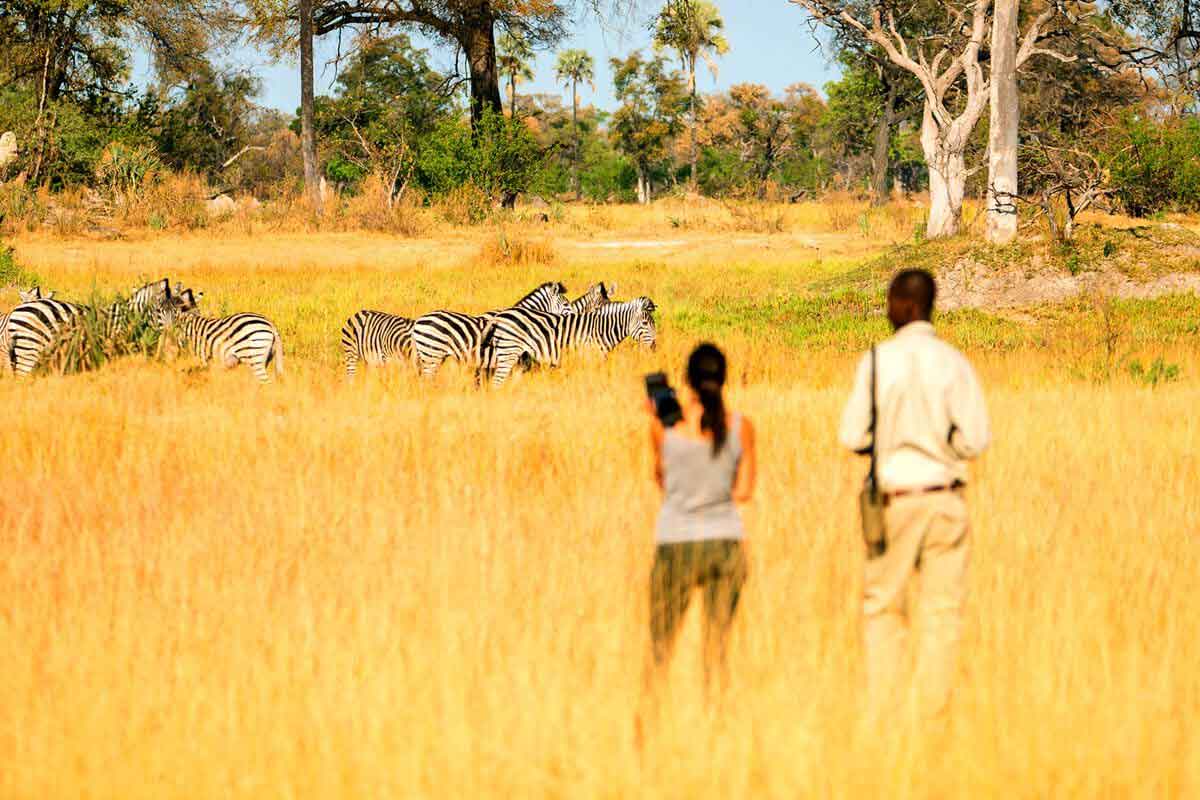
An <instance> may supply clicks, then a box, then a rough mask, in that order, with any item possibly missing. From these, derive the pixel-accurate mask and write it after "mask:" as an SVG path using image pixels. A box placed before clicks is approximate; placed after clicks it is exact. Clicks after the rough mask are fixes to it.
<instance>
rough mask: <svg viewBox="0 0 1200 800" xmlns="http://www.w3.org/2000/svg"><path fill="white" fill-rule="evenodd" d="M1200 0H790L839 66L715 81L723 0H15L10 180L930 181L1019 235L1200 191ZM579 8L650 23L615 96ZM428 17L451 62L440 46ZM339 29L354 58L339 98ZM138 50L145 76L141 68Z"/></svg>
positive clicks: (387, 184)
mask: <svg viewBox="0 0 1200 800" xmlns="http://www.w3.org/2000/svg"><path fill="white" fill-rule="evenodd" d="M780 1H781V2H783V0H780ZM1192 1H1193V0H1119V1H1117V2H1110V3H1108V4H1107V5H1105V6H1103V7H1099V6H1097V5H1095V4H1090V3H1076V2H1065V0H1024V2H1022V1H1021V0H952V2H949V3H946V2H940V1H939V2H934V1H933V0H907V1H906V2H898V1H897V0H790V2H791V3H792V4H793V5H794V6H797V22H798V23H800V22H802V21H804V20H807V21H809V22H810V23H811V25H812V29H813V30H812V39H811V40H809V41H806V40H805V38H804V37H798V41H797V46H798V47H799V46H809V44H810V41H811V42H815V43H817V44H818V45H819V46H820V47H821V48H822V50H823V52H824V53H825V54H827V55H828V57H829V58H831V59H835V60H836V61H837V63H838V66H839V68H840V77H839V78H838V79H837V80H836V81H833V82H830V83H828V84H826V85H825V86H824V87H821V89H822V91H818V90H817V89H816V88H815V87H812V86H808V85H805V84H803V83H794V84H792V85H790V86H789V87H788V88H787V89H786V90H784V91H782V92H772V91H771V90H769V89H767V88H766V87H765V86H762V85H758V84H751V83H746V84H739V85H735V86H732V87H730V88H729V89H728V90H727V91H724V92H719V93H704V92H702V91H700V88H699V87H700V82H701V80H702V79H703V77H704V74H705V73H706V72H709V73H712V74H713V75H715V74H716V72H717V70H718V69H719V68H720V63H721V60H722V58H723V57H725V56H726V55H727V54H728V51H729V43H728V41H727V40H726V38H725V35H724V21H723V19H722V17H721V14H720V12H719V10H718V9H717V7H716V6H715V5H714V4H712V3H711V2H708V0H666V2H665V4H664V5H662V6H661V7H660V8H656V9H654V8H652V9H642V8H640V7H639V6H637V5H636V4H635V3H631V2H629V0H612V2H611V3H605V2H602V0H588V2H587V3H586V5H587V8H586V9H581V8H578V7H576V6H575V5H574V4H573V3H571V2H569V0H563V1H562V2H554V1H553V0H365V1H364V2H351V1H350V0H332V1H331V0H294V1H293V0H248V2H233V0H167V2H161V3H153V4H151V3H143V2H141V0H11V2H8V3H5V4H4V5H3V6H2V7H0V37H2V38H3V40H4V41H6V42H8V43H9V44H8V45H7V46H6V49H5V51H4V53H3V58H2V60H0V130H5V131H8V130H11V131H13V133H15V135H16V140H17V142H18V143H19V147H18V150H17V152H16V153H15V154H14V155H13V156H12V157H10V158H7V159H0V181H8V182H9V185H10V186H11V185H12V184H14V183H20V184H22V185H24V186H26V187H33V188H36V187H42V186H46V187H49V188H56V187H60V186H69V185H78V184H86V185H91V186H96V187H101V188H102V187H104V186H110V187H112V186H120V185H128V184H130V183H131V182H132V183H136V182H137V181H139V180H143V179H150V178H151V177H152V176H153V175H155V174H157V173H158V172H159V171H161V170H177V171H190V172H194V173H197V174H199V175H203V176H205V177H206V178H207V179H208V181H209V182H210V183H211V184H212V185H213V186H214V187H215V189H218V190H223V191H227V192H246V193H251V194H254V195H256V196H259V197H263V198H264V199H268V198H269V197H270V196H271V195H272V194H273V193H277V192H283V191H293V192H294V191H300V190H303V191H305V192H307V193H308V194H309V196H310V198H311V201H312V203H313V204H314V206H315V207H317V208H318V209H319V206H320V203H321V197H322V195H321V192H320V186H321V184H322V183H324V184H325V185H326V186H327V187H333V188H334V189H336V190H338V191H343V192H355V191H359V190H360V189H361V188H362V187H363V186H364V185H365V184H366V183H367V182H368V181H369V182H371V183H372V185H374V186H382V187H384V189H385V196H386V202H388V203H393V202H395V201H397V200H399V199H400V198H403V197H406V196H412V197H432V196H436V195H439V194H444V193H449V192H455V191H460V190H462V189H463V188H464V187H470V188H471V189H472V190H474V191H477V192H479V193H481V194H482V195H484V196H486V197H488V198H490V199H492V200H494V201H496V202H501V203H511V202H512V201H513V200H514V198H516V197H517V196H518V195H520V194H538V195H542V196H545V197H554V198H561V199H571V198H574V199H590V200H594V201H639V202H649V201H650V200H651V199H653V197H655V196H657V195H661V194H663V193H666V192H689V193H699V194H702V195H707V196H713V197H723V198H728V197H735V198H736V197H744V198H759V199H768V198H769V199H796V198H800V197H809V196H815V195H819V194H820V193H822V192H825V191H828V190H831V189H837V190H843V191H850V192H857V193H862V194H864V195H868V196H870V197H872V198H873V200H874V202H877V203H884V202H887V200H888V198H889V197H890V196H891V195H893V194H895V193H901V192H903V193H912V192H928V197H929V206H930V208H929V219H928V225H927V231H926V232H927V235H929V236H931V237H934V236H942V235H952V234H954V233H956V232H957V231H958V230H959V228H960V225H961V220H962V213H963V212H962V209H963V204H964V199H965V198H966V197H969V196H972V195H974V196H980V197H984V198H986V203H985V208H986V213H987V231H988V235H989V238H991V239H993V240H994V241H1000V242H1003V241H1007V240H1010V239H1011V238H1012V236H1013V235H1014V234H1015V231H1016V225H1017V220H1018V217H1019V212H1020V211H1021V210H1022V208H1028V209H1029V212H1028V213H1033V214H1039V215H1042V216H1044V217H1046V218H1047V220H1049V221H1050V223H1051V225H1052V227H1053V229H1054V230H1055V231H1056V232H1057V233H1059V235H1061V236H1063V237H1064V238H1065V237H1069V236H1070V233H1071V230H1072V228H1073V222H1074V219H1075V216H1076V215H1077V214H1078V213H1080V212H1081V211H1083V210H1085V209H1086V208H1088V207H1092V206H1103V207H1112V208H1119V209H1121V210H1124V211H1127V212H1129V213H1133V214H1152V213H1155V212H1157V211H1160V210H1164V209H1181V210H1192V209H1196V208H1200V166H1198V165H1200V126H1198V124H1197V122H1196V119H1195V110H1196V98H1197V96H1200V92H1198V91H1197V82H1196V79H1197V77H1198V76H1200V68H1198V67H1200V58H1198V54H1200V47H1198V45H1200V34H1196V33H1195V32H1194V31H1193V30H1192V29H1191V22H1190V20H1191V19H1192V16H1191V11H1192V7H1191V3H1192ZM581 11H587V12H588V13H596V14H604V15H609V16H612V15H624V16H626V17H631V16H635V17H636V18H638V19H639V20H640V21H641V22H644V24H646V26H647V28H648V31H649V32H650V34H651V39H652V45H651V46H649V47H647V48H645V49H643V50H639V51H635V52H631V53H628V54H626V55H624V56H620V57H617V58H612V59H610V64H609V66H610V67H611V72H612V76H613V77H612V80H613V90H614V95H615V97H616V100H617V106H616V107H615V108H613V109H612V110H601V109H598V108H596V107H595V106H594V104H592V103H590V102H589V96H588V95H589V92H591V91H594V89H595V76H596V71H597V70H596V66H597V65H596V61H595V56H594V55H593V54H590V53H587V52H585V51H583V50H579V49H557V48H559V47H560V45H561V43H562V42H563V41H564V40H565V37H566V36H567V34H568V33H569V29H570V26H571V21H572V19H573V18H576V12H581ZM643 12H645V13H643ZM638 15H640V16H638ZM1166 19H1173V20H1175V23H1172V24H1166V23H1165V22H1164V20H1166ZM414 32H420V33H421V34H424V35H425V36H426V37H428V38H430V39H432V41H433V42H434V43H435V45H434V46H435V47H442V46H444V47H445V48H446V49H447V52H453V53H454V54H455V60H454V66H453V67H452V68H451V69H450V70H438V69H435V68H434V67H433V66H432V62H431V54H430V53H429V52H428V51H427V50H425V49H423V48H421V47H418V46H416V45H415V44H414V41H413V39H412V36H411V34H412V33H414ZM323 37H337V39H338V42H339V55H338V61H337V65H336V69H337V78H336V81H335V84H334V86H333V87H332V90H331V91H330V92H329V93H327V94H325V95H320V96H318V95H317V94H316V92H315V88H314V82H313V73H314V69H315V64H314V63H313V59H314V56H313V53H314V47H313V42H314V40H317V39H321V38H323ZM247 43H250V44H252V45H253V46H256V47H260V48H269V49H270V50H271V51H272V52H273V53H275V54H277V55H279V56H281V57H290V58H297V59H298V62H299V72H300V78H301V80H300V84H301V105H300V108H299V109H298V110H297V112H296V114H295V115H286V114H282V113H280V112H276V111H272V110H269V109H264V108H263V107H261V106H259V105H258V104H257V103H256V102H255V98H256V97H257V95H258V94H259V92H260V90H261V84H260V81H259V80H258V79H257V78H256V77H255V76H253V75H252V74H249V73H247V72H244V71H238V70H230V69H227V68H224V67H223V66H222V64H223V63H224V62H223V57H227V55H228V52H229V50H230V48H232V47H235V46H239V45H243V46H244V45H246V44H247ZM556 49H557V54H556V60H555V65H554V74H555V77H556V79H557V81H558V83H559V84H560V85H561V86H562V87H563V90H564V92H565V95H566V100H565V101H564V98H563V95H562V94H553V95H547V94H526V93H525V92H524V91H523V89H524V86H525V84H526V83H527V82H528V81H529V80H530V79H531V78H532V77H533V71H532V70H533V63H534V55H535V53H536V52H538V51H543V50H552V51H554V50H556ZM139 50H141V51H144V52H146V53H148V54H149V56H150V58H151V60H152V66H153V71H152V75H153V79H152V81H151V82H150V84H149V85H148V86H146V87H144V88H135V87H134V86H132V85H131V82H130V77H131V66H132V59H133V57H134V54H135V52H137V51H139ZM225 60H226V61H227V58H226V59H225ZM4 161H7V162H8V163H3V162H4ZM17 178H19V179H20V180H19V181H18V180H14V179H17Z"/></svg>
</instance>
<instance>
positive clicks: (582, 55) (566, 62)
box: [554, 50, 596, 200]
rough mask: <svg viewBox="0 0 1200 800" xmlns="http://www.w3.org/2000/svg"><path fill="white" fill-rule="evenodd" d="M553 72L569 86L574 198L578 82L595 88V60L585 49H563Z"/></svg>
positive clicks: (576, 156)
mask: <svg viewBox="0 0 1200 800" xmlns="http://www.w3.org/2000/svg"><path fill="white" fill-rule="evenodd" d="M554 74H555V75H556V76H557V77H558V80H559V83H562V84H564V85H567V84H570V86H571V138H572V144H571V188H572V189H573V190H574V191H575V199H576V200H578V199H579V197H580V192H579V84H581V83H587V85H588V86H591V87H592V91H595V90H596V84H595V83H594V82H593V81H594V79H595V77H596V62H594V61H593V60H592V57H591V56H590V55H588V53H587V51H586V50H564V51H562V52H561V53H559V54H558V62H557V63H556V64H555V65H554Z"/></svg>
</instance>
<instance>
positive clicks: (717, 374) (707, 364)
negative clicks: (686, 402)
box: [687, 342, 729, 457]
mask: <svg viewBox="0 0 1200 800" xmlns="http://www.w3.org/2000/svg"><path fill="white" fill-rule="evenodd" d="M687 379H688V385H690V386H691V387H692V389H694V390H695V392H696V396H697V397H699V398H700V405H701V406H703V407H704V413H703V414H702V415H701V417H700V429H701V430H703V431H710V432H711V433H712V437H713V456H714V457H715V456H716V455H717V453H719V452H721V448H722V447H724V446H725V440H726V439H727V438H729V430H728V426H727V425H726V424H725V399H724V398H723V397H722V396H721V390H722V388H723V387H724V386H725V356H724V354H723V353H722V352H721V351H720V350H718V349H717V347H716V346H715V345H712V344H708V343H707V342H706V343H704V344H702V345H700V346H699V347H697V348H696V349H695V350H694V351H693V352H692V355H691V357H690V358H689V359H688V370H687Z"/></svg>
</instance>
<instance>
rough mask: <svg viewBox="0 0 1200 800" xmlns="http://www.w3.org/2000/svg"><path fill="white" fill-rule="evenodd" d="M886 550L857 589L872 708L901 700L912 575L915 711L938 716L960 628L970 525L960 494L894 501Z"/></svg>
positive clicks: (871, 564)
mask: <svg viewBox="0 0 1200 800" xmlns="http://www.w3.org/2000/svg"><path fill="white" fill-rule="evenodd" d="M885 513H886V524H887V550H886V552H884V553H883V555H880V556H878V557H876V558H871V559H868V560H867V564H866V575H865V580H864V586H863V615H864V643H865V645H866V660H867V681H868V689H869V697H870V701H871V705H872V708H873V709H874V710H876V711H879V710H882V709H883V708H885V707H887V706H890V705H892V704H894V703H895V702H896V701H898V700H899V699H900V692H901V690H902V688H903V684H902V682H901V680H900V678H901V677H902V676H903V674H904V673H905V671H906V670H907V668H908V660H909V652H908V628H909V612H908V597H907V590H908V584H909V579H910V578H911V577H912V576H913V575H914V574H916V575H919V583H918V588H919V593H918V597H919V601H918V602H919V605H920V609H921V636H920V641H919V642H918V644H917V648H916V669H915V677H914V683H915V684H916V689H917V701H918V708H919V709H920V711H921V712H922V713H924V714H937V713H939V712H940V711H942V710H943V709H944V708H945V706H946V704H947V702H948V701H949V699H950V689H951V684H952V682H953V679H954V671H955V669H956V666H957V654H958V642H959V638H960V636H961V631H962V606H963V599H964V597H965V594H966V572H967V557H968V553H969V549H970V547H969V544H970V536H969V533H970V526H969V524H968V520H967V506H966V503H965V502H964V501H963V496H962V492H961V491H944V492H931V493H928V494H916V495H904V496H901V497H896V498H893V499H892V500H891V501H890V502H889V504H888V507H887V509H886V512H885Z"/></svg>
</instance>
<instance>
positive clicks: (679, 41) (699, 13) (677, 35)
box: [654, 0, 729, 191]
mask: <svg viewBox="0 0 1200 800" xmlns="http://www.w3.org/2000/svg"><path fill="white" fill-rule="evenodd" d="M724 29H725V21H724V20H722V19H721V12H719V11H717V7H716V6H714V5H713V4H712V3H710V2H708V0H667V4H666V6H664V7H663V10H662V11H660V12H659V14H658V17H656V18H655V21H654V46H655V47H658V48H669V49H671V50H674V51H675V52H676V53H678V54H679V60H680V62H682V64H683V69H684V72H686V73H687V78H688V97H689V106H688V116H689V117H690V118H691V119H690V120H689V123H688V124H689V128H690V129H691V130H690V138H691V141H690V143H689V150H688V160H689V163H690V167H691V175H690V178H689V181H690V184H691V189H692V191H695V190H696V117H697V114H696V62H697V61H700V60H703V61H704V63H705V64H707V65H708V70H709V72H711V73H712V75H713V77H714V78H715V77H716V76H717V62H716V60H715V59H716V57H717V56H720V55H724V54H725V53H727V52H729V42H727V41H726V40H725V37H724V36H723V35H722V33H721V31H723V30H724Z"/></svg>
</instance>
